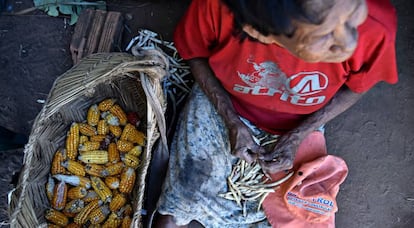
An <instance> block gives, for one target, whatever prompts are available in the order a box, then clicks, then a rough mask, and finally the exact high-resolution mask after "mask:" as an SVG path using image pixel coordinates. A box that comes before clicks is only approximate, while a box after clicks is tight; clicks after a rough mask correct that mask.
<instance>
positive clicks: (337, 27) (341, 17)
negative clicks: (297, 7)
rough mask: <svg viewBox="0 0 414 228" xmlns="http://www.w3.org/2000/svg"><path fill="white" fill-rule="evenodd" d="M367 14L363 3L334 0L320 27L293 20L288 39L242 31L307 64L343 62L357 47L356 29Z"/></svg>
mask: <svg viewBox="0 0 414 228" xmlns="http://www.w3.org/2000/svg"><path fill="white" fill-rule="evenodd" d="M367 13H368V11H367V5H366V2H365V1H363V0H348V1H336V3H335V4H334V5H333V7H332V9H331V10H330V11H329V13H328V14H327V16H326V18H325V20H324V21H323V22H322V24H320V25H313V24H306V23H304V22H299V21H295V22H294V25H295V26H296V31H295V33H294V35H293V36H292V37H290V38H289V37H286V36H275V35H269V36H263V35H261V34H260V33H259V32H257V31H256V30H255V29H254V28H253V27H252V26H250V25H245V26H244V27H243V31H244V32H246V33H247V34H248V35H249V36H251V37H252V38H255V39H257V40H258V41H260V42H262V43H266V44H276V45H280V46H282V47H284V48H286V49H288V50H289V51H290V52H291V53H292V54H293V55H295V56H297V57H298V58H301V59H303V60H305V61H307V62H343V61H345V60H346V59H348V58H349V57H350V56H351V55H352V53H353V52H354V50H355V48H356V46H357V43H358V32H357V27H358V26H359V25H361V24H362V23H363V22H364V21H365V19H366V17H367Z"/></svg>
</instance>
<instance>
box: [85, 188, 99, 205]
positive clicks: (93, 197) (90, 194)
mask: <svg viewBox="0 0 414 228" xmlns="http://www.w3.org/2000/svg"><path fill="white" fill-rule="evenodd" d="M97 199H100V197H99V195H98V193H96V192H95V191H94V190H89V191H88V193H86V196H85V197H83V198H82V200H83V201H85V203H89V202H92V201H94V200H97Z"/></svg>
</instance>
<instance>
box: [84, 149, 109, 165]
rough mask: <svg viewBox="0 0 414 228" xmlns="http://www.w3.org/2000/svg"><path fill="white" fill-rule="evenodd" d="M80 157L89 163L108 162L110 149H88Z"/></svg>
mask: <svg viewBox="0 0 414 228" xmlns="http://www.w3.org/2000/svg"><path fill="white" fill-rule="evenodd" d="M78 159H79V160H81V161H82V162H84V163H87V164H106V163H107V162H108V151H106V150H91V151H86V152H83V153H82V154H81V155H79V157H78Z"/></svg>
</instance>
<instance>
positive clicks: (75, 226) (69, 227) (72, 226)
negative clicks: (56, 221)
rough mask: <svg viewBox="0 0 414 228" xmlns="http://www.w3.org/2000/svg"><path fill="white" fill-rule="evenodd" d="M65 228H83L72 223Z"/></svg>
mask: <svg viewBox="0 0 414 228" xmlns="http://www.w3.org/2000/svg"><path fill="white" fill-rule="evenodd" d="M65 228H82V226H81V225H79V224H76V223H74V222H72V223H69V224H68V225H67V226H65Z"/></svg>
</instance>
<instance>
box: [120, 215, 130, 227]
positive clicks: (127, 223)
mask: <svg viewBox="0 0 414 228" xmlns="http://www.w3.org/2000/svg"><path fill="white" fill-rule="evenodd" d="M131 223H132V219H131V217H129V216H128V215H127V216H125V217H124V218H123V219H122V224H121V228H129V227H131Z"/></svg>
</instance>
